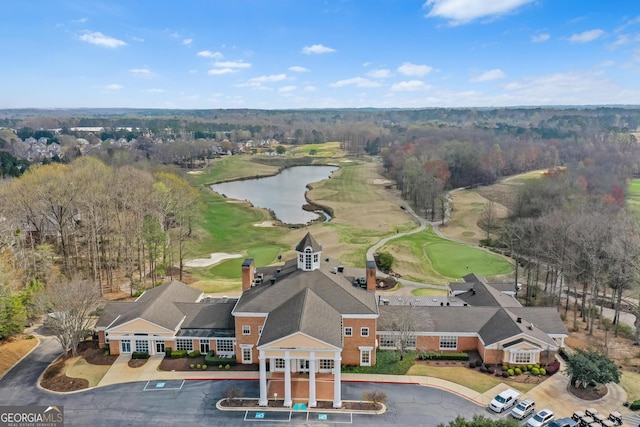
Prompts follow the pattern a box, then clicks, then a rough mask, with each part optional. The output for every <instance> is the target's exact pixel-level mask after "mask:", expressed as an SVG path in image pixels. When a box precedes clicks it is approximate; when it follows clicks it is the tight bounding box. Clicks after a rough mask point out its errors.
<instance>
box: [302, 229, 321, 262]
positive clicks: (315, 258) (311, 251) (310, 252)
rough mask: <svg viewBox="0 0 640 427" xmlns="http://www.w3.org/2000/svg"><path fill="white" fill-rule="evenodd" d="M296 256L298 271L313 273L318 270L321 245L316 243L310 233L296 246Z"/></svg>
mask: <svg viewBox="0 0 640 427" xmlns="http://www.w3.org/2000/svg"><path fill="white" fill-rule="evenodd" d="M296 254H297V255H298V269H299V270H303V271H313V270H317V269H319V268H320V256H321V255H322V245H320V244H319V243H318V242H316V239H314V238H313V236H312V235H311V233H307V234H306V236H304V238H303V239H302V240H301V241H300V243H298V245H297V246H296Z"/></svg>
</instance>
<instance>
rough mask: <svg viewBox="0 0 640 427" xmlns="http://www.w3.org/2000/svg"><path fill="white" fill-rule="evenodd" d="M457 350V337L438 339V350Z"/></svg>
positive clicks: (446, 336) (450, 336)
mask: <svg viewBox="0 0 640 427" xmlns="http://www.w3.org/2000/svg"><path fill="white" fill-rule="evenodd" d="M457 348H458V337H456V336H455V335H445V336H441V337H440V350H455V349H457Z"/></svg>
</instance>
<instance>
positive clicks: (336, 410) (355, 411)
mask: <svg viewBox="0 0 640 427" xmlns="http://www.w3.org/2000/svg"><path fill="white" fill-rule="evenodd" d="M226 400H227V399H224V398H223V399H220V400H218V401H217V402H216V409H218V410H219V411H234V412H246V411H253V410H259V411H264V412H300V413H301V412H313V413H316V412H329V413H352V414H369V415H382V414H384V413H385V412H387V405H385V404H384V403H379V405H380V406H381V408H380V409H378V410H371V411H370V410H366V409H353V410H349V409H344V408H307V409H305V410H303V411H294V410H293V409H292V408H285V407H277V408H274V407H269V406H258V407H241V406H238V407H230V406H222V402H225V401H226ZM236 400H239V401H251V400H253V401H256V402H258V399H254V398H242V399H236ZM342 402H352V403H362V401H360V400H343V401H342Z"/></svg>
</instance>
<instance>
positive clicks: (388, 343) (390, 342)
mask: <svg viewBox="0 0 640 427" xmlns="http://www.w3.org/2000/svg"><path fill="white" fill-rule="evenodd" d="M380 348H396V337H395V336H394V335H380Z"/></svg>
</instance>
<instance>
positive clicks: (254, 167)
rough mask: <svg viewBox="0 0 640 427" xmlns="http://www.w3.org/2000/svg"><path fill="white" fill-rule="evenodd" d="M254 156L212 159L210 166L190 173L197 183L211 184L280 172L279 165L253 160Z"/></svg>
mask: <svg viewBox="0 0 640 427" xmlns="http://www.w3.org/2000/svg"><path fill="white" fill-rule="evenodd" d="M253 158H254V156H248V155H247V156H226V157H222V158H220V159H214V160H211V162H210V163H209V166H208V167H206V168H205V169H202V170H200V171H197V172H202V173H199V174H195V175H194V174H190V175H189V178H190V179H191V181H192V182H193V183H194V184H196V185H204V184H211V183H215V182H221V181H229V180H233V179H240V178H249V177H255V176H267V175H273V174H275V173H277V172H278V166H271V165H266V164H262V163H257V162H254V161H252V159H253Z"/></svg>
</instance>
